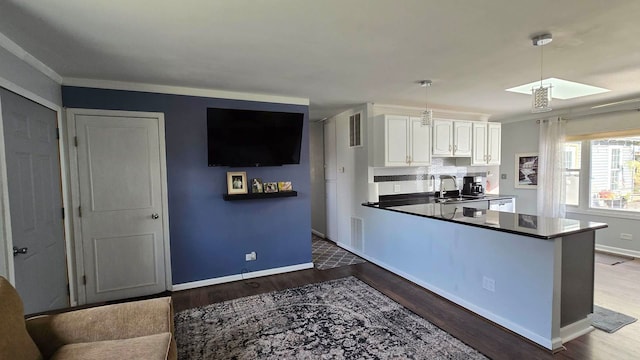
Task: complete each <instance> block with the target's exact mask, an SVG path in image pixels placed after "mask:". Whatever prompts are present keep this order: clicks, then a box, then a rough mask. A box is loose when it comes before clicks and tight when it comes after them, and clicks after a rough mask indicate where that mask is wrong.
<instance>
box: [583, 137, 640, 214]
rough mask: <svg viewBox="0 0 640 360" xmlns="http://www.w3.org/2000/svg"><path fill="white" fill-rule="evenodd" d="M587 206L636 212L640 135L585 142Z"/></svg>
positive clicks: (638, 206)
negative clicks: (588, 158)
mask: <svg viewBox="0 0 640 360" xmlns="http://www.w3.org/2000/svg"><path fill="white" fill-rule="evenodd" d="M589 147H590V153H591V155H590V157H591V159H590V160H591V161H590V169H591V178H590V180H589V198H590V199H591V201H590V204H589V207H590V208H594V209H616V210H625V211H638V212H640V161H639V160H640V137H637V136H636V137H619V138H608V139H595V140H591V141H589Z"/></svg>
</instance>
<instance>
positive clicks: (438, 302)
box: [172, 259, 640, 360]
mask: <svg viewBox="0 0 640 360" xmlns="http://www.w3.org/2000/svg"><path fill="white" fill-rule="evenodd" d="M351 275H352V276H355V277H357V278H358V279H360V280H362V281H363V282H365V283H367V284H368V285H370V286H371V287H373V288H375V289H377V290H378V291H380V292H381V293H383V294H385V295H386V296H388V297H390V298H391V299H393V300H394V301H396V302H398V303H399V304H401V305H403V306H405V307H406V308H408V309H409V310H411V311H412V312H414V313H416V314H417V315H419V316H422V317H423V318H425V319H427V320H428V321H430V322H432V323H433V324H434V325H436V326H438V327H440V328H441V329H443V330H445V331H447V332H448V333H450V334H451V335H453V336H455V337H457V338H458V339H460V340H461V341H463V342H464V343H466V344H468V345H469V346H472V347H473V348H475V349H477V350H478V351H480V352H481V353H483V354H485V355H486V356H488V357H490V358H492V359H572V360H589V359H607V360H614V359H615V360H618V359H622V360H625V359H630V360H631V359H637V358H638V354H640V323H638V322H636V323H633V324H631V325H628V326H625V327H624V328H622V329H620V330H618V331H617V332H615V333H613V334H608V333H606V332H603V331H600V330H595V331H593V332H591V333H589V334H586V335H584V336H582V337H579V338H577V339H575V340H573V341H570V342H569V343H567V344H565V346H566V350H563V351H560V352H558V353H556V354H552V353H551V352H550V351H548V350H546V349H544V348H542V347H540V346H538V345H536V344H534V343H532V342H530V341H529V340H526V339H524V338H523V337H521V336H519V335H517V334H515V333H513V332H511V331H509V330H507V329H505V328H503V327H501V326H499V325H496V324H494V323H492V322H490V321H488V320H486V319H484V318H482V317H480V316H478V315H476V314H474V313H472V312H470V311H468V310H466V309H464V308H462V307H460V306H458V305H456V304H453V303H452V302H450V301H448V300H446V299H444V298H442V297H440V296H439V295H437V294H434V293H432V292H430V291H428V290H425V289H424V288H422V287H420V286H418V285H416V284H413V283H411V282H409V281H407V280H405V279H403V278H401V277H399V276H397V275H395V274H393V273H390V272H388V271H386V270H384V269H382V268H380V267H378V266H376V265H373V264H371V263H363V264H356V265H350V266H343V267H340V268H334V269H328V270H316V269H308V270H301V271H296V272H291V273H286V274H278V275H272V276H266V277H262V278H256V279H249V280H244V281H236V282H232V283H226V284H220V285H214V286H207V287H202V288H197V289H191V290H184V291H177V292H174V293H173V295H172V296H173V300H174V307H175V310H176V311H182V310H185V309H189V308H193V307H198V306H205V305H208V304H212V303H216V302H221V301H227V300H232V299H236V298H240V297H244V296H250V295H255V294H260V293H265V292H270V291H277V290H284V289H288V288H295V287H299V286H303V285H306V284H311V283H317V282H323V281H328V280H333V279H338V278H342V277H346V276H351ZM594 297H595V303H596V304H598V305H600V306H604V307H607V308H609V309H611V310H614V311H619V312H622V313H625V314H627V315H630V316H633V317H636V318H639V317H640V303H639V302H640V260H639V259H636V260H633V261H628V262H625V263H622V264H617V265H605V264H596V270H595V294H594Z"/></svg>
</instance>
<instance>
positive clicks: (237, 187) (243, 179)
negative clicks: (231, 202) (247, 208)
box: [227, 171, 248, 194]
mask: <svg viewBox="0 0 640 360" xmlns="http://www.w3.org/2000/svg"><path fill="white" fill-rule="evenodd" d="M247 192H248V191H247V173H246V172H244V171H235V172H234V171H229V172H227V194H246V193H247Z"/></svg>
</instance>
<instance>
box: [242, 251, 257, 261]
mask: <svg viewBox="0 0 640 360" xmlns="http://www.w3.org/2000/svg"><path fill="white" fill-rule="evenodd" d="M244 260H245V261H254V260H256V252H255V251H252V252H250V253H248V254H244Z"/></svg>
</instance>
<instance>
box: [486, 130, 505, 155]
mask: <svg viewBox="0 0 640 360" xmlns="http://www.w3.org/2000/svg"><path fill="white" fill-rule="evenodd" d="M501 141H502V124H500V123H489V131H488V132H487V162H488V164H489V165H500V152H501V150H502V149H501V146H500V144H501Z"/></svg>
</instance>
